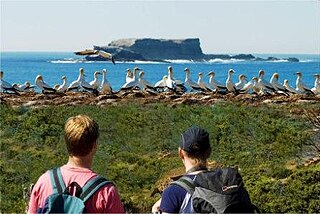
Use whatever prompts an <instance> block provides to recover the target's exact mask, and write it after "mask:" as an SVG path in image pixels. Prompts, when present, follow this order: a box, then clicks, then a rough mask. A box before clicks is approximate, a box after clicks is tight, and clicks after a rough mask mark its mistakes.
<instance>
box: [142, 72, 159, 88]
mask: <svg viewBox="0 0 320 214" xmlns="http://www.w3.org/2000/svg"><path fill="white" fill-rule="evenodd" d="M139 84H140V86H141V87H142V90H146V89H152V90H156V89H155V87H154V86H153V85H152V84H151V83H150V82H148V81H147V80H146V79H145V78H144V71H140V73H139Z"/></svg>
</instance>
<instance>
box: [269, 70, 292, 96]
mask: <svg viewBox="0 0 320 214" xmlns="http://www.w3.org/2000/svg"><path fill="white" fill-rule="evenodd" d="M278 79H279V74H278V73H274V74H273V75H272V77H271V78H270V84H271V85H272V87H273V88H274V90H275V91H276V92H277V93H285V94H286V95H288V94H287V92H289V91H288V90H287V89H286V88H285V87H284V86H283V85H281V84H280V83H279V81H278Z"/></svg>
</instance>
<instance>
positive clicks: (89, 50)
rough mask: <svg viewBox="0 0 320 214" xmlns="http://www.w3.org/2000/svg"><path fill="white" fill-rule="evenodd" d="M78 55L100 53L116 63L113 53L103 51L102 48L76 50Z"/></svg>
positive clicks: (99, 54)
mask: <svg viewBox="0 0 320 214" xmlns="http://www.w3.org/2000/svg"><path fill="white" fill-rule="evenodd" d="M74 53H75V54H76V55H98V56H101V57H103V58H105V59H108V60H111V62H112V63H113V64H115V61H114V58H113V55H112V54H111V53H108V52H105V51H102V50H92V49H85V50H84V51H77V52H74Z"/></svg>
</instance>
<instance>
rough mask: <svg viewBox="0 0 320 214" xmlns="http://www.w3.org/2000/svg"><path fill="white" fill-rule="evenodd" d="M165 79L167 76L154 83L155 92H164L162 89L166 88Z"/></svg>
mask: <svg viewBox="0 0 320 214" xmlns="http://www.w3.org/2000/svg"><path fill="white" fill-rule="evenodd" d="M167 79H168V75H164V76H163V77H162V79H161V80H159V81H158V82H156V84H154V87H155V88H156V90H157V91H164V89H165V88H166V87H167V84H166V82H167Z"/></svg>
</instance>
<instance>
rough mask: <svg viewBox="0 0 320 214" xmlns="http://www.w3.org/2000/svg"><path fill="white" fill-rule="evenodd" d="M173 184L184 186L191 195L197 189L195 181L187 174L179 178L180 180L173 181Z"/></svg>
mask: <svg viewBox="0 0 320 214" xmlns="http://www.w3.org/2000/svg"><path fill="white" fill-rule="evenodd" d="M171 184H173V185H178V186H180V187H182V188H183V189H185V190H186V191H187V192H188V193H190V194H191V195H192V194H193V192H194V189H195V187H196V186H195V184H194V181H193V180H192V179H191V178H189V177H187V176H182V177H181V178H179V179H178V180H176V181H174V182H172V183H171Z"/></svg>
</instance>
